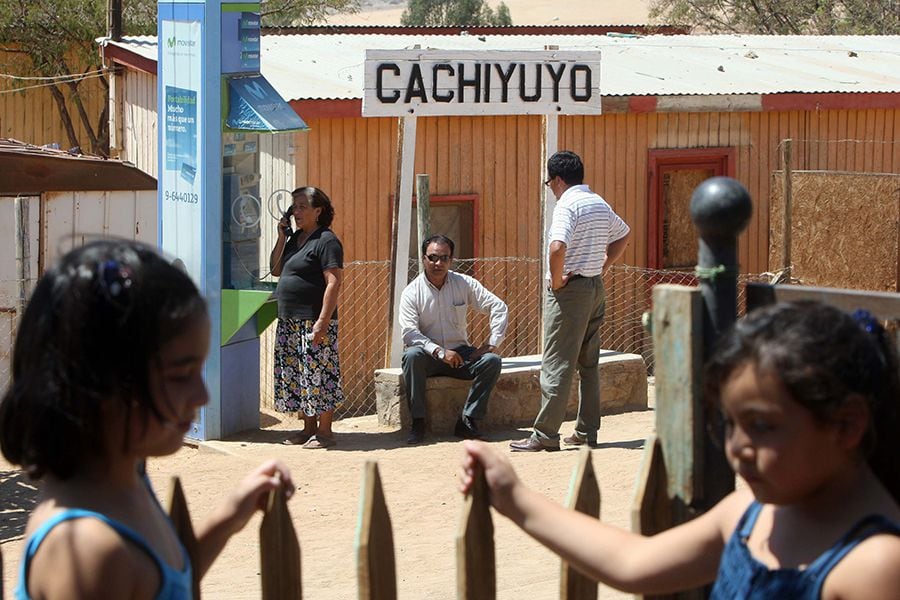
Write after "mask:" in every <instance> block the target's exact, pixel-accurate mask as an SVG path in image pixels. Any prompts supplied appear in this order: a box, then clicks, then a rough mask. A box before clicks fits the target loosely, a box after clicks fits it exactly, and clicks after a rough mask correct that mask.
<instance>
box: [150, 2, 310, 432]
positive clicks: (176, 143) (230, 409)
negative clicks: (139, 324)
mask: <svg viewBox="0 0 900 600" xmlns="http://www.w3.org/2000/svg"><path fill="white" fill-rule="evenodd" d="M158 48H159V60H158V63H157V64H158V65H159V74H158V77H157V81H158V86H159V89H158V98H159V104H158V106H159V109H158V110H159V119H158V123H159V127H158V131H159V153H160V155H159V165H160V169H159V200H158V201H159V245H160V248H161V249H162V250H163V251H164V252H165V253H167V254H168V255H170V256H172V257H173V258H174V259H175V260H177V261H180V263H179V264H183V265H184V267H185V269H186V270H187V272H188V274H189V275H191V277H192V278H193V279H194V281H195V282H196V283H197V285H198V286H199V287H200V290H201V292H202V293H203V294H204V296H205V297H206V299H207V302H208V304H209V314H210V320H211V324H212V332H211V335H212V343H211V344H210V353H209V357H208V359H207V362H206V365H205V377H206V383H207V386H208V388H209V392H210V401H209V404H207V406H206V407H204V408H203V409H201V411H200V416H199V418H198V420H197V422H196V423H194V427H193V428H192V430H191V432H190V433H189V436H190V437H193V438H196V439H199V440H208V439H219V438H223V437H226V436H228V435H230V434H232V433H235V432H238V431H243V430H246V429H253V428H257V427H258V426H259V368H260V361H259V335H260V333H262V331H263V330H264V329H265V328H266V327H267V326H268V325H269V324H270V323H271V322H272V320H274V319H275V317H276V316H277V311H276V308H275V303H274V300H272V299H271V294H272V291H273V289H274V285H273V284H271V283H266V282H261V281H260V278H261V272H260V264H261V256H263V257H267V256H268V252H267V250H266V249H261V248H260V237H261V236H260V234H261V229H260V227H261V221H262V220H263V219H268V218H269V217H270V216H272V217H273V218H275V219H276V220H277V219H278V218H280V216H281V213H282V212H283V210H284V209H286V208H287V206H288V205H289V203H290V197H289V194H285V193H283V194H281V197H277V198H271V197H270V198H265V199H261V198H260V175H259V172H260V169H259V147H260V144H259V136H260V135H267V134H271V133H276V132H286V131H302V130H305V129H307V126H306V124H305V123H304V122H303V120H302V119H301V118H300V117H299V116H298V115H297V114H296V113H295V112H294V110H293V109H292V108H291V107H290V105H288V104H287V102H285V101H284V100H283V99H282V98H281V96H279V94H278V92H276V91H275V89H274V88H273V87H272V85H271V84H270V83H269V82H268V81H267V80H266V79H265V77H263V76H262V74H261V72H260V56H261V36H260V15H259V3H258V2H230V1H229V0H206V1H195V2H190V1H180V2H167V1H165V0H159V2H158ZM285 195H286V196H287V197H286V198H284V197H283V196H285ZM267 213H268V214H267Z"/></svg>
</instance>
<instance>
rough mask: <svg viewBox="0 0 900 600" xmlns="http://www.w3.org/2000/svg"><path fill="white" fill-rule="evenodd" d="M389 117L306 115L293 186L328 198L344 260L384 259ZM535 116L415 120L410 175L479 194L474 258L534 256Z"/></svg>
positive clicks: (436, 189) (441, 191)
mask: <svg viewBox="0 0 900 600" xmlns="http://www.w3.org/2000/svg"><path fill="white" fill-rule="evenodd" d="M396 123H397V122H396V120H395V119H390V118H369V119H364V118H358V119H309V125H310V128H311V130H310V131H309V132H308V133H303V134H297V138H298V139H299V138H305V141H304V142H302V143H301V144H302V147H299V148H298V150H299V151H298V152H297V153H296V154H295V156H296V158H297V161H298V164H297V185H303V184H310V185H315V186H318V187H321V188H322V189H323V190H325V192H326V193H328V194H329V196H330V197H331V199H332V202H334V205H335V210H336V216H335V222H334V229H335V231H336V232H337V233H338V235H339V236H340V237H341V240H342V241H343V243H344V251H345V253H346V258H347V261H348V262H352V261H355V260H388V259H389V258H390V232H391V221H390V219H391V210H392V209H391V206H392V198H393V194H394V193H395V188H396V165H397V124H396ZM540 128H541V121H540V118H539V117H525V116H523V117H480V118H476V117H422V118H420V119H419V120H418V124H417V129H418V136H417V141H416V161H415V172H416V173H428V174H429V175H430V176H431V194H432V195H433V196H440V195H460V194H474V195H476V196H477V197H478V214H477V215H476V220H477V223H478V226H477V227H478V231H476V240H475V245H476V247H477V248H478V249H479V254H480V255H481V256H488V257H496V256H527V257H537V256H539V255H540V249H539V244H540V240H539V238H540V196H539V194H540V180H541V174H542V172H543V170H542V168H541V165H540Z"/></svg>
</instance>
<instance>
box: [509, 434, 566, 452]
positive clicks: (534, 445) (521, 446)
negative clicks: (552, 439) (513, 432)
mask: <svg viewBox="0 0 900 600" xmlns="http://www.w3.org/2000/svg"><path fill="white" fill-rule="evenodd" d="M509 449H510V450H512V451H513V452H540V451H541V450H546V451H547V452H554V451H556V450H559V444H557V445H555V446H545V445H544V444H542V443H541V442H540V441H538V440H536V439H534V438H533V437H527V438H525V439H524V440H516V441H515V442H510V443H509Z"/></svg>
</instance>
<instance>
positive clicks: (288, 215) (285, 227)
mask: <svg viewBox="0 0 900 600" xmlns="http://www.w3.org/2000/svg"><path fill="white" fill-rule="evenodd" d="M292 214H294V207H293V206H289V207H288V208H287V210H285V211H284V214H282V215H281V220H282V221H284V220H285V219H287V224H286V225H282V224H281V223H279V224H278V226H279V227H281V229H282V231H284V235H285V237H291V234H293V233H294V230H293V229H292V228H291V215H292Z"/></svg>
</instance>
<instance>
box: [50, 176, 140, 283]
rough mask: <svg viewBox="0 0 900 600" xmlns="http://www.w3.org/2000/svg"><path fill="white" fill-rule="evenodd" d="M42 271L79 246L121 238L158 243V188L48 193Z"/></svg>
mask: <svg viewBox="0 0 900 600" xmlns="http://www.w3.org/2000/svg"><path fill="white" fill-rule="evenodd" d="M41 211H42V213H43V214H42V219H41V226H42V229H41V232H40V258H41V270H42V271H43V270H44V269H46V268H47V267H49V266H50V265H51V264H53V262H54V261H56V259H58V258H59V257H60V256H62V255H63V254H65V253H66V252H68V251H69V250H71V249H72V248H74V247H76V246H82V245H84V244H85V243H87V242H90V241H93V240H96V239H100V238H105V237H119V238H125V239H129V240H137V241H140V242H144V243H146V244H150V245H151V246H155V245H156V222H157V216H156V215H157V210H156V191H154V190H149V191H138V192H129V191H119V192H47V193H46V194H44V196H43V198H42V200H41Z"/></svg>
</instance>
